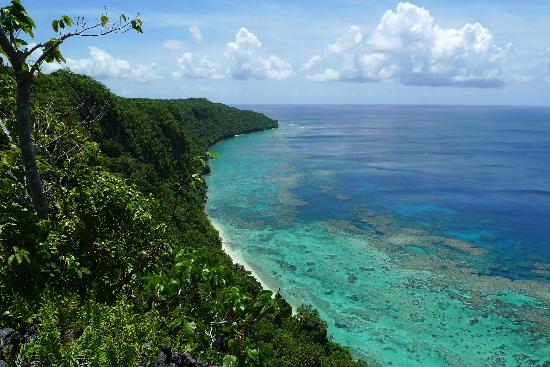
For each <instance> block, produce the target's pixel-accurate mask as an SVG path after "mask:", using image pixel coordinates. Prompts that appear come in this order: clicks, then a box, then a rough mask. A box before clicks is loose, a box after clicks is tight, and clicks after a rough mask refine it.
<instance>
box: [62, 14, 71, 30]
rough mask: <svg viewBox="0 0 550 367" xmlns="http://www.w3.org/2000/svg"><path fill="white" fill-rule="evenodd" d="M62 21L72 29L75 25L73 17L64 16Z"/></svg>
mask: <svg viewBox="0 0 550 367" xmlns="http://www.w3.org/2000/svg"><path fill="white" fill-rule="evenodd" d="M61 20H63V22H64V23H65V24H66V25H67V26H69V27H71V26H72V25H73V19H72V18H71V17H69V16H67V15H63V16H62V17H61Z"/></svg>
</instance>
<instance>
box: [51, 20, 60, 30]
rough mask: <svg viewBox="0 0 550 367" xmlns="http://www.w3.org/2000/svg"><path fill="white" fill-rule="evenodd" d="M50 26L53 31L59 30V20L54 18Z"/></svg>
mask: <svg viewBox="0 0 550 367" xmlns="http://www.w3.org/2000/svg"><path fill="white" fill-rule="evenodd" d="M52 28H53V31H54V32H55V33H57V32H59V20H57V19H56V20H54V21H53V22H52Z"/></svg>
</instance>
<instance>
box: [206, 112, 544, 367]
mask: <svg viewBox="0 0 550 367" xmlns="http://www.w3.org/2000/svg"><path fill="white" fill-rule="evenodd" d="M250 108H252V109H254V110H257V111H260V112H265V113H266V114H267V115H269V116H271V117H273V118H276V119H278V120H279V122H280V128H279V129H276V130H271V131H266V132H261V133H254V134H250V135H245V136H239V137H236V138H234V139H230V140H228V141H224V142H222V143H220V144H218V145H217V146H215V147H214V151H216V152H217V153H218V154H219V155H218V157H217V158H216V159H214V160H212V161H211V162H210V164H211V168H212V173H211V175H210V176H209V178H208V184H209V192H208V196H209V199H208V205H207V210H208V214H209V216H210V217H211V219H212V220H213V221H214V222H215V224H216V225H217V226H218V228H219V229H220V232H221V233H222V236H223V237H224V239H225V240H226V241H227V242H228V245H229V247H230V248H232V250H233V251H234V253H236V254H238V255H239V256H241V257H242V259H241V260H242V261H245V262H246V263H247V264H248V265H249V267H250V268H251V269H252V270H253V271H254V272H255V273H256V274H257V275H258V276H260V277H261V278H262V280H263V282H264V284H266V285H268V286H269V287H271V288H273V289H275V290H276V289H280V291H281V293H282V294H283V295H284V296H285V297H286V298H287V299H288V300H289V301H290V302H291V303H292V304H293V306H297V305H300V304H303V303H307V304H312V305H314V306H315V307H316V308H317V309H318V310H319V311H320V313H321V316H322V317H323V318H324V319H325V320H326V321H327V323H328V326H329V333H330V335H331V337H332V338H334V339H335V340H336V341H338V342H340V343H342V344H344V345H347V346H349V347H350V348H351V349H352V351H353V353H354V354H355V355H356V356H357V357H361V358H365V359H367V360H368V361H369V362H370V365H371V366H377V365H382V366H389V365H394V366H447V365H449V366H533V365H534V366H545V365H550V347H549V345H550V331H549V330H550V311H549V309H550V307H549V305H550V284H549V280H550V277H549V272H550V266H549V262H550V252H549V250H550V242H549V241H550V172H549V170H547V168H546V166H547V164H546V162H547V159H548V158H547V157H548V156H550V155H549V154H550V109H543V108H528V109H527V108H525V109H524V108H495V107H460V108H459V107H377V106H253V107H250Z"/></svg>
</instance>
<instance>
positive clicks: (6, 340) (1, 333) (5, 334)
mask: <svg viewBox="0 0 550 367" xmlns="http://www.w3.org/2000/svg"><path fill="white" fill-rule="evenodd" d="M19 344H21V335H20V334H19V332H17V331H16V330H14V329H12V328H5V329H0V350H4V349H6V348H11V349H12V350H14V349H19Z"/></svg>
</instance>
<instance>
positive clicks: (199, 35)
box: [189, 25, 202, 44]
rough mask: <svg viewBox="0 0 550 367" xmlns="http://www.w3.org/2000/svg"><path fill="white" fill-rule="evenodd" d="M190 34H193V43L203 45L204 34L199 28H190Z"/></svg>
mask: <svg viewBox="0 0 550 367" xmlns="http://www.w3.org/2000/svg"><path fill="white" fill-rule="evenodd" d="M189 33H191V37H192V38H193V41H195V43H197V44H198V43H201V42H202V32H201V30H200V28H199V27H197V26H196V25H192V26H191V27H189Z"/></svg>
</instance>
